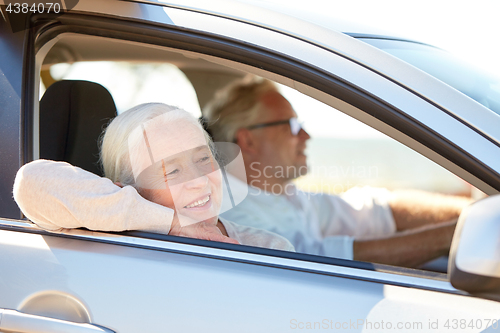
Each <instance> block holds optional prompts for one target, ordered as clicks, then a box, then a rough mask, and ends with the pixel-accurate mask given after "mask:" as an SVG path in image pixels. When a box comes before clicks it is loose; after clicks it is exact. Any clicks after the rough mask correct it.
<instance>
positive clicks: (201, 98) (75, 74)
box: [36, 34, 484, 272]
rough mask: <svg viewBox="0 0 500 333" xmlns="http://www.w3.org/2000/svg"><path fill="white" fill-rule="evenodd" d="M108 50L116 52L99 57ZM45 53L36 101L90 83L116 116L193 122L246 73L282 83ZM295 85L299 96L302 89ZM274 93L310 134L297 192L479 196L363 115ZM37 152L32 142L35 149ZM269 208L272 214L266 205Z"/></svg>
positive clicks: (149, 57)
mask: <svg viewBox="0 0 500 333" xmlns="http://www.w3.org/2000/svg"><path fill="white" fill-rule="evenodd" d="M91 43H95V45H98V47H97V46H96V47H94V48H93V49H92V50H94V51H95V54H93V53H89V54H88V55H87V57H88V59H83V60H88V61H75V59H72V58H71V57H70V58H68V59H65V58H64V57H65V56H67V55H68V52H65V51H63V50H68V49H70V50H71V49H73V50H74V52H76V53H78V52H81V48H83V47H84V46H88V45H90V44H91ZM105 45H107V46H105ZM113 48H117V49H120V50H121V53H118V52H116V53H113V52H111V54H110V53H106V52H107V51H110V50H112V49H113ZM103 50H104V51H106V52H104V51H103ZM45 51H46V52H47V56H46V57H44V58H43V59H40V69H41V73H42V75H41V79H40V96H39V97H40V98H42V96H43V94H44V92H45V89H47V88H48V87H49V86H50V83H51V80H86V81H92V82H96V83H99V84H101V85H102V86H104V87H106V88H107V89H108V90H109V92H110V93H111V96H112V97H113V100H114V103H115V105H116V108H117V112H118V113H121V112H123V111H125V110H126V109H128V108H130V107H132V106H134V105H136V104H139V103H143V102H164V103H167V104H174V105H178V106H181V107H183V108H185V109H187V110H188V111H189V112H191V113H192V114H193V115H196V116H199V114H200V109H201V108H203V106H204V105H206V103H207V101H208V100H210V99H211V97H212V96H213V95H214V93H215V92H216V91H217V90H218V89H220V88H222V87H224V86H225V85H226V84H228V83H230V82H232V81H233V80H235V79H238V78H241V77H243V76H245V75H247V74H249V73H250V74H257V75H260V76H262V77H267V78H269V79H271V80H273V79H275V80H276V82H277V83H278V84H283V83H287V82H288V79H286V78H284V77H281V76H277V75H275V74H273V73H271V72H267V71H263V70H261V69H257V68H254V67H251V66H248V65H246V64H242V63H236V62H233V61H228V60H225V59H220V58H217V57H213V56H207V55H204V54H198V53H194V52H190V51H182V50H178V49H175V48H166V47H156V46H155V47H152V46H151V45H146V44H140V43H135V42H134V43H132V42H127V41H120V40H117V39H113V40H111V39H107V38H103V37H94V36H86V35H78V34H65V35H62V36H61V38H60V39H59V41H58V42H57V43H56V44H55V45H54V46H53V47H52V48H50V49H49V50H45ZM123 52H125V53H123ZM69 54H71V53H69ZM119 54H122V55H123V56H122V57H120V55H119ZM290 82H291V81H290ZM297 86H300V85H297ZM300 87H301V88H300V90H301V91H307V90H308V89H307V87H306V86H300ZM279 89H280V91H281V93H282V94H283V96H284V97H286V98H287V99H288V100H289V101H290V102H291V103H292V105H293V107H294V109H295V111H296V112H297V114H298V118H299V120H300V121H303V122H304V125H303V126H304V129H305V130H306V131H307V132H308V133H309V135H310V136H311V139H310V140H308V143H307V158H308V166H309V172H308V173H307V174H306V175H303V176H302V177H299V178H297V179H296V180H295V181H294V182H295V184H296V186H297V189H298V190H300V191H304V193H314V194H323V195H325V196H328V195H331V196H335V195H339V194H342V193H344V192H347V191H348V190H351V189H353V188H356V187H365V186H370V187H374V188H384V189H388V190H395V189H403V188H404V189H406V188H412V189H418V190H426V191H432V192H439V193H446V194H453V195H460V196H465V197H469V198H476V199H477V198H480V197H482V196H483V195H484V194H483V193H482V192H481V191H479V190H477V189H476V188H475V187H474V186H472V185H470V184H469V183H467V182H465V181H464V180H462V179H461V178H459V177H458V176H456V175H454V174H453V173H451V172H449V171H447V170H446V169H444V168H443V167H441V166H439V165H437V164H436V163H435V162H432V161H430V160H429V159H428V158H426V157H423V156H422V155H420V154H419V153H416V152H414V151H413V150H412V149H410V148H408V147H406V146H405V145H403V144H401V143H399V142H398V141H397V140H395V139H393V138H390V137H389V136H387V135H386V134H383V133H381V132H380V131H378V130H375V129H374V128H372V127H370V126H368V125H366V124H364V123H363V122H366V123H370V121H372V120H371V118H370V117H367V118H366V119H361V121H358V120H356V119H354V118H351V117H350V116H347V115H346V114H344V113H343V111H345V110H342V107H339V109H340V111H339V110H338V109H335V108H333V107H331V106H328V105H326V104H324V103H322V102H320V101H318V100H316V99H314V98H312V97H309V96H307V95H305V94H303V93H301V92H298V91H297V90H295V89H292V88H290V87H289V86H287V85H280V88H279ZM311 95H315V93H311ZM339 105H342V103H340V104H339ZM395 130H396V131H399V129H395ZM43 148H44V147H42V143H41V142H40V146H39V149H40V151H42V150H43ZM36 157H43V156H41V155H39V156H36ZM269 208H270V210H273V209H275V208H274V207H273V206H272V204H271V205H270V207H269ZM235 209H237V207H236V208H235ZM234 222H236V223H238V221H237V220H236V221H234ZM304 223H307V221H304ZM319 232H321V230H320V231H319ZM297 252H299V253H300V252H301V250H300V249H298V250H297ZM318 254H319V255H324V254H322V253H318ZM309 255H310V253H309ZM445 265H446V263H445V262H444V264H441V266H440V268H437V270H438V271H441V272H443V269H444V271H445V268H443V267H445Z"/></svg>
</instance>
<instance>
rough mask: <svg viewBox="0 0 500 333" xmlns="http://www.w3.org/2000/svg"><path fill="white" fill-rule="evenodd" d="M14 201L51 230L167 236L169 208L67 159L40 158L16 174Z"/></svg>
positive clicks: (171, 215)
mask: <svg viewBox="0 0 500 333" xmlns="http://www.w3.org/2000/svg"><path fill="white" fill-rule="evenodd" d="M13 191H14V200H15V201H16V203H17V204H18V206H19V208H21V211H22V212H23V213H24V215H26V217H28V218H29V219H30V220H31V221H33V222H35V223H36V224H37V225H38V226H39V227H41V228H44V229H48V230H60V229H61V228H80V227H85V228H87V229H90V230H101V231H125V230H141V231H148V232H154V233H163V234H168V232H169V231H170V225H171V223H172V219H173V216H174V211H173V210H172V209H170V208H167V207H164V206H161V205H158V204H155V203H153V202H151V201H148V200H146V199H144V198H143V197H141V196H140V195H139V193H138V192H137V191H136V190H135V189H134V188H133V187H131V186H125V187H123V188H120V187H118V186H116V185H115V184H113V182H112V181H111V180H109V179H107V178H101V177H99V176H97V175H95V174H92V173H90V172H87V171H85V170H83V169H80V168H78V167H74V166H72V165H70V164H68V163H66V162H54V161H47V160H37V161H33V162H30V163H28V164H25V165H24V166H23V167H21V169H19V171H18V172H17V175H16V179H15V182H14V190H13Z"/></svg>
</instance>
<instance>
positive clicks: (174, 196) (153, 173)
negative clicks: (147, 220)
mask: <svg viewBox="0 0 500 333" xmlns="http://www.w3.org/2000/svg"><path fill="white" fill-rule="evenodd" d="M168 116H169V115H168V113H167V114H165V115H163V116H160V117H156V118H154V119H153V120H151V121H149V122H147V123H146V124H144V126H143V127H142V136H143V138H144V140H143V142H144V145H142V149H141V150H142V151H141V152H140V153H136V154H131V162H132V165H133V166H134V164H135V165H137V164H140V165H141V167H140V168H144V169H142V171H140V174H139V175H138V176H136V184H137V187H138V189H139V192H140V193H141V195H142V196H143V197H144V198H146V199H148V200H150V201H153V202H155V203H158V204H160V205H163V206H166V207H169V208H172V209H174V210H175V211H176V213H177V215H178V217H179V222H180V224H181V226H186V225H189V224H193V223H197V222H202V221H205V222H211V223H214V224H216V223H217V221H218V214H219V210H220V206H221V199H222V177H221V172H220V170H219V167H218V165H217V162H216V161H215V159H214V158H213V156H212V152H211V150H210V148H209V146H208V144H207V141H206V138H205V135H204V132H203V131H202V129H201V128H200V127H199V126H197V125H195V124H193V123H192V122H190V121H188V120H186V119H183V118H180V119H175V120H169V119H168ZM162 118H163V119H162ZM144 148H145V149H144ZM144 150H146V151H144ZM134 161H135V162H136V163H134ZM137 162H139V163H137ZM152 162H153V163H152ZM147 164H149V166H147ZM135 170H140V169H137V168H135Z"/></svg>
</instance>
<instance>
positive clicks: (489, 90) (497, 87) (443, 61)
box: [360, 38, 500, 114]
mask: <svg viewBox="0 0 500 333" xmlns="http://www.w3.org/2000/svg"><path fill="white" fill-rule="evenodd" d="M360 39H361V40H362V41H364V42H366V43H368V44H370V45H373V46H375V47H377V48H379V49H381V50H383V51H386V52H387V53H390V54H392V55H393V56H395V57H398V58H399V59H401V60H404V61H406V62H408V63H410V64H412V65H413V66H415V67H417V68H419V69H421V70H423V71H425V72H427V73H429V74H430V75H432V76H434V77H436V78H438V79H439V80H441V81H443V82H445V83H447V84H448V85H450V86H452V87H454V88H455V89H457V90H459V91H461V92H462V93H464V94H466V95H468V96H469V97H471V98H472V99H474V100H476V101H477V102H479V103H481V104H482V105H484V106H486V107H487V108H489V109H490V110H492V111H494V112H495V113H497V114H500V78H499V77H496V76H494V75H491V74H488V73H485V72H484V71H481V70H479V69H477V68H475V67H473V66H471V65H470V64H467V63H466V62H463V61H461V60H459V59H457V58H456V57H454V56H453V55H451V54H450V53H448V52H446V51H444V50H441V49H439V48H436V47H432V46H429V45H425V44H419V43H415V42H408V41H401V40H389V39H376V38H360Z"/></svg>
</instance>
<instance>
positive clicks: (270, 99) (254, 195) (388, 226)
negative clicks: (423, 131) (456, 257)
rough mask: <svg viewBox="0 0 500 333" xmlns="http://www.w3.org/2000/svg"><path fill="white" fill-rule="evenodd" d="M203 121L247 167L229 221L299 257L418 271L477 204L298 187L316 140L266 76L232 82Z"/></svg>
mask: <svg viewBox="0 0 500 333" xmlns="http://www.w3.org/2000/svg"><path fill="white" fill-rule="evenodd" d="M203 116H204V118H205V120H206V121H207V123H208V124H209V131H210V132H211V134H212V135H213V138H214V140H215V141H229V142H235V143H237V144H238V145H239V146H240V148H241V152H242V155H243V159H244V162H245V168H246V179H240V183H239V186H244V187H246V186H248V192H249V194H248V196H247V197H246V199H245V200H244V201H243V202H242V203H240V204H239V205H238V206H236V207H235V208H233V209H232V210H230V211H228V212H226V213H224V214H222V216H224V217H225V218H228V219H230V220H233V221H237V222H238V223H239V224H244V225H248V226H252V227H257V228H262V229H266V230H269V231H272V232H275V233H278V234H280V235H282V236H284V237H285V238H287V239H288V240H289V241H290V242H291V243H292V244H293V245H294V246H295V249H296V251H297V252H303V253H309V254H317V255H324V256H331V257H337V258H344V259H354V260H360V261H369V262H377V263H384V264H391V265H400V266H407V267H417V266H418V265H420V264H422V263H425V262H427V261H429V260H431V259H434V258H437V257H439V256H441V255H445V254H447V253H448V251H449V248H450V244H451V239H452V236H453V232H454V229H455V224H456V218H457V217H458V215H459V214H460V212H461V210H462V208H463V207H464V206H466V205H467V204H469V203H470V201H471V200H470V199H466V198H459V197H451V196H444V195H439V194H431V193H427V192H420V191H395V192H390V191H388V190H386V189H376V188H368V187H365V188H354V189H351V190H349V191H347V192H346V193H345V194H343V195H341V196H334V195H327V194H311V193H305V192H302V191H299V190H297V189H296V188H295V186H294V185H293V184H292V183H291V181H292V180H293V179H294V178H297V177H298V176H301V175H304V174H306V173H307V157H306V155H305V149H306V142H307V140H309V139H310V136H309V134H308V133H307V132H306V131H305V130H304V129H303V128H301V126H300V123H298V122H297V114H296V113H295V111H294V109H293V108H292V106H291V105H290V103H289V102H288V101H287V100H286V99H285V98H284V97H283V96H282V95H281V94H280V93H279V91H278V89H277V87H276V85H275V84H274V83H272V82H271V81H268V80H265V79H260V78H257V77H251V76H247V77H245V78H244V79H242V80H238V81H236V82H234V83H232V84H230V85H229V86H227V87H226V88H224V89H223V90H221V91H219V92H218V93H217V95H216V96H215V98H214V99H213V100H212V101H211V102H210V103H208V104H207V106H206V107H205V108H204V110H203ZM234 183H235V180H234V179H233V184H234ZM236 183H238V181H237V180H236ZM247 184H248V185H247Z"/></svg>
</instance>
